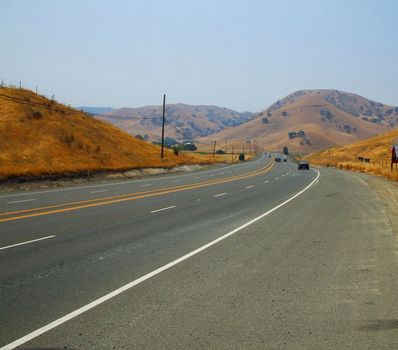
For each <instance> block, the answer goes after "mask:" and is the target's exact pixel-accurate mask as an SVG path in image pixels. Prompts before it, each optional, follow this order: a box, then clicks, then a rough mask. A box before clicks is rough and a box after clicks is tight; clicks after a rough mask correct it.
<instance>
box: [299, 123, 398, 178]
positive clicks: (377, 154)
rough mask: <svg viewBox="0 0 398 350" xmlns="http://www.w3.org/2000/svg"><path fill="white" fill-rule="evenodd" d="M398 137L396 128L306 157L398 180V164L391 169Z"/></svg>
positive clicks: (329, 164)
mask: <svg viewBox="0 0 398 350" xmlns="http://www.w3.org/2000/svg"><path fill="white" fill-rule="evenodd" d="M397 139H398V129H394V130H393V131H391V132H389V133H386V134H383V135H380V136H377V137H373V138H370V139H367V140H363V141H359V142H356V143H354V144H351V145H346V146H341V147H333V148H329V149H327V150H325V151H322V152H318V153H313V154H310V155H308V156H306V157H305V159H307V160H308V161H310V162H311V163H313V164H318V165H323V166H334V167H338V168H340V169H346V170H353V171H362V172H366V173H370V174H374V175H378V176H384V177H386V178H389V179H392V180H398V164H394V166H393V169H392V170H391V148H392V145H393V143H394V141H395V140H397ZM364 158H367V159H368V161H369V163H366V162H365V159H364ZM360 159H361V160H360Z"/></svg>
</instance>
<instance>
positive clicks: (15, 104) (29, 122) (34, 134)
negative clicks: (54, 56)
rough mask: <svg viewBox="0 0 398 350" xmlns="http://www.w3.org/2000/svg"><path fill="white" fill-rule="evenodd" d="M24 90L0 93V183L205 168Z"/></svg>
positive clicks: (201, 160)
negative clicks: (13, 179)
mask: <svg viewBox="0 0 398 350" xmlns="http://www.w3.org/2000/svg"><path fill="white" fill-rule="evenodd" d="M165 152H166V153H165V158H164V159H163V160H161V159H160V156H159V154H160V148H159V147H158V146H155V145H152V144H150V143H148V142H144V141H140V140H138V139H136V138H134V137H132V136H130V135H128V134H127V133H125V132H123V131H122V130H120V129H118V128H116V127H114V126H112V125H110V124H108V123H106V122H103V121H101V120H97V119H95V118H93V117H90V116H87V115H86V114H84V113H82V112H80V111H77V110H75V109H72V108H69V107H66V106H64V105H62V104H59V103H57V102H55V101H52V100H49V99H47V98H45V97H43V96H40V95H37V94H35V93H33V92H32V91H29V90H24V89H14V88H0V179H6V178H10V177H21V176H41V175H49V174H65V173H79V172H83V171H88V170H89V171H99V170H101V171H105V170H124V169H134V168H142V167H173V166H176V165H180V164H188V163H189V164H193V163H209V162H212V160H211V159H206V158H205V157H199V156H196V155H188V154H184V155H180V156H178V157H177V156H175V155H174V154H173V152H172V151H170V150H165Z"/></svg>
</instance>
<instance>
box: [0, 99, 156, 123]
mask: <svg viewBox="0 0 398 350" xmlns="http://www.w3.org/2000/svg"><path fill="white" fill-rule="evenodd" d="M0 97H1V98H4V99H8V100H11V101H13V102H15V103H20V104H25V105H31V106H37V107H43V108H48V109H51V110H56V111H61V112H81V113H84V114H87V115H90V116H101V117H105V118H115V119H123V120H131V119H140V120H161V119H162V117H145V116H142V117H136V116H131V117H126V116H121V115H112V114H103V113H92V112H86V111H84V110H83V111H81V110H78V109H74V108H72V107H69V108H63V107H59V106H52V105H49V104H45V103H39V102H34V101H28V100H25V99H22V98H18V97H14V96H9V95H4V94H0Z"/></svg>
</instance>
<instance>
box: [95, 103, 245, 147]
mask: <svg viewBox="0 0 398 350" xmlns="http://www.w3.org/2000/svg"><path fill="white" fill-rule="evenodd" d="M107 114H110V115H114V116H121V117H124V118H131V119H128V120H121V119H117V118H106V117H99V118H100V119H103V120H107V121H109V122H111V123H112V124H114V125H116V126H118V127H119V128H121V129H123V130H125V131H127V132H128V133H129V134H131V135H137V134H139V135H141V136H142V137H145V138H146V139H148V140H158V139H159V137H160V135H161V126H162V121H161V117H162V106H146V107H141V108H120V109H116V110H113V111H111V112H109V113H107ZM252 117H253V115H252V114H251V113H249V112H245V113H239V112H235V111H233V110H230V109H227V108H220V107H217V106H190V105H186V104H182V103H179V104H169V105H167V106H166V120H167V123H166V127H165V132H166V134H167V135H168V136H169V137H172V138H174V139H176V140H191V139H195V138H197V137H203V136H207V135H211V134H213V133H216V132H219V131H221V130H224V129H226V128H229V127H232V126H236V125H239V124H241V123H243V122H246V121H248V120H250V119H251V118H252ZM135 118H137V119H135Z"/></svg>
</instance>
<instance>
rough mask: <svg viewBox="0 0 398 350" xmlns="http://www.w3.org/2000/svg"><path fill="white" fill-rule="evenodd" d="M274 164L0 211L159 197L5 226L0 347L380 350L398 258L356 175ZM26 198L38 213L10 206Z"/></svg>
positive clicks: (69, 194) (55, 195) (55, 196)
mask: <svg viewBox="0 0 398 350" xmlns="http://www.w3.org/2000/svg"><path fill="white" fill-rule="evenodd" d="M269 162H270V159H269V158H260V159H258V160H256V161H253V162H248V163H246V164H243V165H239V166H235V167H232V168H224V169H218V170H217V169H216V170H215V171H212V172H207V173H203V174H190V176H172V177H171V176H169V177H167V179H166V178H164V179H162V178H161V177H159V178H156V180H155V181H153V180H154V179H148V180H145V181H143V182H127V183H126V184H125V185H123V184H119V185H115V186H103V187H101V186H99V187H95V190H94V189H93V188H80V189H75V190H66V191H57V192H51V191H47V192H43V193H41V192H40V193H39V194H34V195H33V197H31V195H32V194H28V195H21V196H14V197H9V196H8V197H5V196H4V197H1V196H0V209H1V211H2V213H7V212H8V213H10V212H16V211H17V212H18V211H24V210H32V209H35V208H38V207H45V206H57V205H64V204H65V203H73V202H80V201H83V200H92V199H94V201H93V202H89V203H97V202H99V201H104V199H103V198H109V197H116V196H123V195H125V194H128V195H129V196H131V195H136V193H138V192H146V193H149V191H153V192H150V193H161V194H158V195H153V196H146V197H142V198H138V199H134V200H126V201H118V202H113V203H107V204H105V205H99V206H89V207H84V208H78V209H76V210H72V211H62V212H56V213H50V214H46V213H45V214H43V215H40V216H33V217H32V216H30V217H24V218H21V219H18V220H10V221H5V222H0V229H1V235H0V242H1V243H0V248H1V247H9V248H6V249H3V250H0V263H1V266H2V269H1V271H0V281H1V286H0V292H1V305H0V326H1V327H0V329H1V330H0V341H1V342H0V346H1V345H3V346H6V348H15V347H16V346H17V345H21V347H20V348H25V349H33V348H35V349H38V348H65V347H67V348H68V349H99V348H103V349H109V348H112V347H114V348H126V349H131V348H148V349H152V348H170V349H175V348H242V347H245V348H275V349H276V348H278V349H279V348H284V349H286V348H291V349H301V348H302V349H309V348H313V349H317V348H330V349H335V348H336V349H337V348H342V347H344V346H347V344H349V345H350V346H348V347H349V348H358V349H362V348H365V347H366V344H373V345H377V347H378V348H383V346H384V348H388V347H387V346H390V345H391V344H393V342H394V341H396V340H397V338H396V333H394V327H395V325H396V324H397V325H398V322H397V323H396V324H395V321H394V320H396V319H398V315H397V314H396V312H395V311H396V310H397V309H396V306H397V302H396V300H394V299H393V298H391V293H392V291H393V288H394V287H397V281H396V279H394V278H391V272H390V270H389V269H387V268H386V267H387V266H388V267H390V268H391V267H395V268H396V267H397V259H396V255H395V252H393V250H392V249H391V246H392V242H394V237H393V234H392V232H391V228H389V226H388V223H387V222H386V221H385V220H384V217H383V215H384V213H383V211H382V210H381V209H380V207H379V206H378V204H377V201H375V200H374V199H375V198H374V196H375V194H374V193H372V192H371V191H369V189H368V188H365V186H364V184H363V183H362V182H360V181H359V180H358V178H357V177H356V176H355V175H352V174H348V175H347V173H342V172H337V171H333V170H322V171H321V176H320V177H319V179H317V177H318V173H317V172H316V171H310V172H308V171H300V172H298V171H297V170H296V166H295V165H294V164H291V163H287V164H286V163H276V164H274V165H273V166H272V168H271V167H267V164H268V163H269ZM260 169H261V170H260ZM230 171H232V173H229V172H230ZM249 173H251V174H252V175H250V176H246V175H248V174H249ZM209 175H213V176H209ZM231 176H236V178H235V179H233V180H231V181H223V180H225V179H227V178H228V177H231ZM198 177H199V178H198ZM206 181H207V182H209V185H208V186H207V185H206V186H205V185H204V186H201V187H195V185H196V184H198V183H199V182H203V183H205V182H206ZM210 182H212V184H210ZM148 184H150V186H146V187H151V189H150V190H149V189H148V188H145V187H144V190H143V187H140V186H142V185H148ZM310 185H312V186H310ZM179 186H183V187H184V186H185V189H184V190H181V191H180V190H178V191H174V190H171V189H176V188H182V187H179ZM166 189H168V190H171V191H169V192H167V193H163V192H165V190H166ZM105 190H106V191H107V192H105ZM94 191H99V192H94ZM88 192H94V193H88ZM16 195H18V194H16ZM99 196H101V199H100V200H99V201H97V199H98V198H97V197H99ZM21 198H23V200H26V199H35V200H32V201H24V202H22V201H21V202H18V203H9V202H15V201H16V200H17V201H19V200H20V199H21ZM118 198H120V197H118ZM128 198H129V197H128ZM108 200H109V199H106V200H105V201H108ZM39 201H40V203H39ZM12 206H14V207H12ZM11 207H12V208H11ZM39 212H41V211H40V210H39ZM29 213H30V212H29ZM13 215H14V214H7V215H5V217H12V216H13ZM17 215H20V214H17ZM389 230H390V231H389ZM29 241H32V242H29ZM24 242H29V243H26V244H21V245H19V244H20V243H24ZM182 258H183V259H182ZM145 276H146V277H145ZM137 281H138V283H136V282H137ZM126 286H127V287H126ZM121 287H122V288H123V287H126V288H125V289H124V290H122V291H121V292H120V293H118V292H117V291H118V290H119V288H121ZM112 293H113V294H112ZM107 295H108V296H110V297H109V298H107V299H106V300H102V299H101V298H104V296H107ZM96 301H97V303H96V304H95V305H94V307H89V305H90V303H95V302H96ZM394 308H395V309H394ZM77 310H80V311H81V312H78V313H77V314H76V315H73V316H76V317H69V318H68V319H67V318H65V317H66V316H67V315H70V313H71V312H73V311H77ZM63 317H64V319H62V318H63ZM60 319H61V320H63V321H62V322H58V323H59V325H58V324H54V321H55V320H60ZM395 328H396V327H395ZM40 329H41V330H42V332H40V331H39V330H40ZM375 329H376V330H375ZM32 332H36V333H32ZM41 333H42V334H41ZM29 334H30V336H28V337H26V338H24V339H22V340H21V341H20V342H19V343H13V342H14V341H15V340H17V339H21V338H22V337H24V336H26V335H29ZM40 334H41V335H40ZM7 344H13V345H8V346H7Z"/></svg>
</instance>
